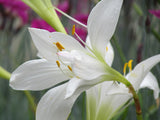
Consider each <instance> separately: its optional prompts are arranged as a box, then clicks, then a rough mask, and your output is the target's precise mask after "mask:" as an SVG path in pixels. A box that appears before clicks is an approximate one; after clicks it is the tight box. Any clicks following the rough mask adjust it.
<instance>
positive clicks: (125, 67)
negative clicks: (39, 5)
mask: <svg viewBox="0 0 160 120" xmlns="http://www.w3.org/2000/svg"><path fill="white" fill-rule="evenodd" d="M127 65H128V63H125V64H124V67H123V74H124V75H125V74H126V69H127Z"/></svg>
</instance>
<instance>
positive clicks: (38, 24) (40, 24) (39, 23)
mask: <svg viewBox="0 0 160 120" xmlns="http://www.w3.org/2000/svg"><path fill="white" fill-rule="evenodd" d="M31 27H33V28H40V29H45V30H48V31H50V32H54V31H55V30H54V29H53V28H52V27H51V26H50V25H49V24H48V23H47V22H46V21H44V20H42V19H33V20H32V22H31Z"/></svg>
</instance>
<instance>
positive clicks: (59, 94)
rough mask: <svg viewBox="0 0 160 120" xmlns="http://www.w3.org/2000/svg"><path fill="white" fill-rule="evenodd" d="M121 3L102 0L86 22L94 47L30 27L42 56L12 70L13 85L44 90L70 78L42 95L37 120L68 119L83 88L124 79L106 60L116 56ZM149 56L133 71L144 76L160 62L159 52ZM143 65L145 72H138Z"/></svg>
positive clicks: (11, 83)
mask: <svg viewBox="0 0 160 120" xmlns="http://www.w3.org/2000/svg"><path fill="white" fill-rule="evenodd" d="M122 2H123V0H101V1H100V2H99V3H98V4H97V5H96V6H95V7H94V8H93V10H92V11H91V13H90V15H89V19H88V25H87V28H88V34H89V39H90V44H91V47H90V46H89V45H88V46H87V45H86V47H87V49H86V48H84V47H83V46H82V45H81V44H80V43H79V42H77V40H76V39H74V38H72V37H71V36H69V35H66V34H63V33H58V32H53V33H50V32H48V31H46V30H40V29H36V28H29V31H30V34H31V37H32V39H33V42H34V44H35V46H36V47H37V49H38V55H39V56H41V58H42V59H39V60H31V61H28V62H26V63H24V64H22V65H21V66H20V67H18V68H17V69H16V70H15V71H14V72H13V73H12V76H11V79H10V86H11V87H12V88H14V89H17V90H43V89H46V88H50V87H52V86H54V85H56V84H57V83H61V82H64V81H66V80H68V79H69V81H68V82H66V83H65V84H63V85H60V86H58V87H55V88H52V89H50V90H49V91H48V92H47V93H46V94H45V95H44V96H43V97H42V99H41V100H40V102H39V104H38V107H37V112H36V120H66V119H67V118H68V116H69V113H70V111H71V108H72V105H73V104H74V102H75V100H76V98H77V97H78V96H79V95H80V93H82V92H83V91H85V90H87V89H89V88H91V87H93V86H94V85H96V84H98V83H101V82H103V81H112V80H116V81H119V82H125V81H123V76H122V75H121V74H120V73H118V72H117V71H115V70H114V69H113V68H111V67H110V65H111V62H110V61H109V60H108V61H106V60H107V58H106V55H107V54H110V55H112V56H113V52H109V50H110V48H111V46H110V45H109V40H110V39H111V37H112V35H113V33H114V31H115V28H116V25H117V22H118V18H119V14H120V9H121V6H122ZM97 18H98V19H97ZM111 49H112V48H111ZM107 52H108V53H107ZM111 59H112V58H111ZM150 59H151V61H147V62H145V63H146V64H147V63H150V65H148V66H147V67H145V65H146V64H144V65H142V64H141V65H140V67H138V68H137V70H135V71H134V70H133V71H134V72H135V74H136V75H137V76H138V77H140V75H141V74H142V73H144V75H143V76H142V77H144V76H145V74H146V73H147V72H148V71H149V70H150V69H151V67H153V66H154V65H155V64H157V63H158V62H159V61H160V55H157V56H155V57H152V58H150ZM142 66H144V67H142ZM143 68H144V71H141V73H137V71H140V70H142V69H143ZM128 78H129V80H130V79H134V76H133V75H131V74H130V75H129V76H128ZM139 79H140V78H139ZM127 82H128V81H127Z"/></svg>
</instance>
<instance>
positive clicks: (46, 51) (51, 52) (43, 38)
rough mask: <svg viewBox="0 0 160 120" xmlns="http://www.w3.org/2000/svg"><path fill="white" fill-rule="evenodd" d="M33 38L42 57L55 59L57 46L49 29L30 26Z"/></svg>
mask: <svg viewBox="0 0 160 120" xmlns="http://www.w3.org/2000/svg"><path fill="white" fill-rule="evenodd" d="M29 32H30V34H31V37H32V40H33V42H34V44H35V46H36V48H37V49H38V52H39V53H38V54H39V55H40V57H41V58H42V57H43V58H45V59H47V60H51V61H55V59H56V54H55V53H56V52H57V48H56V46H55V45H54V44H53V43H52V41H51V37H50V36H51V33H50V32H48V31H47V30H42V29H36V28H29Z"/></svg>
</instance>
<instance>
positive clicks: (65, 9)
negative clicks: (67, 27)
mask: <svg viewBox="0 0 160 120" xmlns="http://www.w3.org/2000/svg"><path fill="white" fill-rule="evenodd" d="M57 8H58V9H60V10H62V11H63V12H65V13H67V12H68V11H69V2H68V0H65V1H64V2H62V3H60V4H59V5H58V6H57ZM57 14H58V16H59V17H61V14H60V13H59V12H57Z"/></svg>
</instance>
